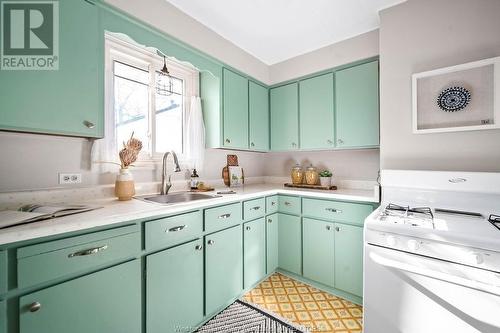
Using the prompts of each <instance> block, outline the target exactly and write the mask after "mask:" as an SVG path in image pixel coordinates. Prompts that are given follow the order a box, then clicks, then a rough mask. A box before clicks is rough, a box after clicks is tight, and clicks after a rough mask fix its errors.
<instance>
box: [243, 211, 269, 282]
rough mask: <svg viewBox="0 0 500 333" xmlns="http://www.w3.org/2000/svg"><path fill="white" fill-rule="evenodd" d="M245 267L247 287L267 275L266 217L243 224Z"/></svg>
mask: <svg viewBox="0 0 500 333" xmlns="http://www.w3.org/2000/svg"><path fill="white" fill-rule="evenodd" d="M243 267H244V279H243V281H244V286H245V289H247V288H250V287H252V286H254V285H255V284H256V283H257V282H259V281H260V280H261V279H262V278H263V277H264V276H265V275H266V219H265V218H260V219H258V220H255V221H252V222H247V223H245V224H244V225H243Z"/></svg>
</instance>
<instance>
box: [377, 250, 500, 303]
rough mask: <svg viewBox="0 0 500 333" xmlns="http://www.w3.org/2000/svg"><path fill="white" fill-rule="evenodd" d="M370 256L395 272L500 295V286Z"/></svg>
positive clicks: (499, 279) (497, 277) (499, 281)
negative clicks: (398, 271) (412, 274)
mask: <svg viewBox="0 0 500 333" xmlns="http://www.w3.org/2000/svg"><path fill="white" fill-rule="evenodd" d="M368 255H369V257H370V259H371V260H373V261H374V262H375V263H377V264H379V265H382V266H385V267H388V268H392V269H395V270H401V271H405V272H409V273H414V274H417V275H422V276H426V277H429V278H432V279H437V280H441V281H447V282H451V283H454V284H457V285H461V286H463V287H466V288H471V289H476V290H482V291H485V292H487V293H491V294H494V295H500V285H499V284H488V283H484V282H479V281H474V280H470V279H466V278H462V277H459V276H455V275H451V274H447V273H443V272H438V271H434V270H431V269H426V268H423V267H418V266H415V265H411V264H408V263H405V262H400V261H398V260H394V259H390V258H386V257H384V256H382V255H380V254H377V253H374V252H370V253H369V254H368ZM444 264H448V263H444ZM476 269H478V270H480V269H479V268H476ZM488 273H489V274H491V275H492V276H494V277H493V278H495V276H496V279H497V280H498V283H500V276H498V274H495V273H494V272H488Z"/></svg>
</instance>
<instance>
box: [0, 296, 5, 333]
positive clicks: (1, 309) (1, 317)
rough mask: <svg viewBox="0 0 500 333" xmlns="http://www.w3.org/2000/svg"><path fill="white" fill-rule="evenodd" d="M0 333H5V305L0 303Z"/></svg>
mask: <svg viewBox="0 0 500 333" xmlns="http://www.w3.org/2000/svg"><path fill="white" fill-rule="evenodd" d="M0 333H7V304H6V302H5V301H0Z"/></svg>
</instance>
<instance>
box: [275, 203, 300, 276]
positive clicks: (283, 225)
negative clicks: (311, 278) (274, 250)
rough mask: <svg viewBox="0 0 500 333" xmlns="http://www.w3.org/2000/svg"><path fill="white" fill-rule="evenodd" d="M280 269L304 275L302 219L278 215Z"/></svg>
mask: <svg viewBox="0 0 500 333" xmlns="http://www.w3.org/2000/svg"><path fill="white" fill-rule="evenodd" d="M278 258H279V259H278V264H279V267H280V268H282V269H284V270H286V271H289V272H292V273H295V274H299V275H301V274H302V227H301V222H300V217H298V216H292V215H287V214H281V213H278Z"/></svg>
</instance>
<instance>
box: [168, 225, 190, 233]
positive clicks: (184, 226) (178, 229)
mask: <svg viewBox="0 0 500 333" xmlns="http://www.w3.org/2000/svg"><path fill="white" fill-rule="evenodd" d="M186 227H187V225H185V224H184V225H178V226H177V227H173V228H170V229H167V230H165V232H176V231H181V230H182V229H184V228H186Z"/></svg>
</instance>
